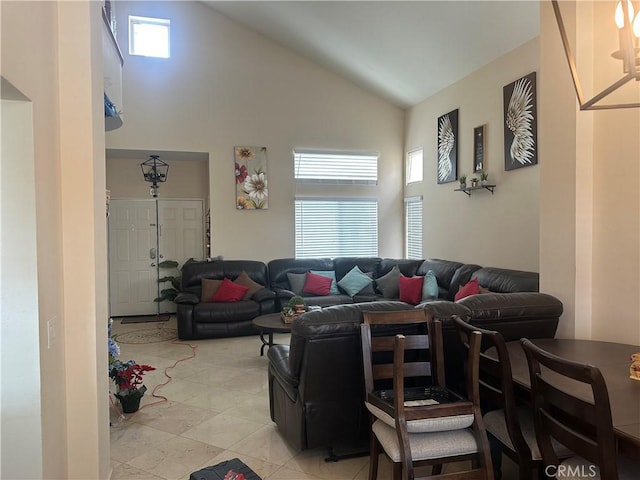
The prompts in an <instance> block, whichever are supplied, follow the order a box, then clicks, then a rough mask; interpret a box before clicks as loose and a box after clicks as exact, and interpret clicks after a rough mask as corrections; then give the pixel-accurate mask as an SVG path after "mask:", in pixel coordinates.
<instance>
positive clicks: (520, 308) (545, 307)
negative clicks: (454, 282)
mask: <svg viewBox="0 0 640 480" xmlns="http://www.w3.org/2000/svg"><path fill="white" fill-rule="evenodd" d="M456 303H457V304H458V305H464V306H465V307H467V308H468V309H469V310H471V318H472V322H473V323H480V322H484V321H489V322H490V321H492V320H500V321H504V320H507V319H515V318H517V319H518V320H520V321H522V320H527V319H536V318H558V317H560V315H562V311H563V306H562V302H561V301H560V300H558V299H557V298H556V297H554V296H552V295H548V294H546V293H538V292H513V293H482V294H480V295H472V296H470V297H465V298H463V299H461V300H459V301H458V302H456ZM479 326H482V325H481V324H480V325H479Z"/></svg>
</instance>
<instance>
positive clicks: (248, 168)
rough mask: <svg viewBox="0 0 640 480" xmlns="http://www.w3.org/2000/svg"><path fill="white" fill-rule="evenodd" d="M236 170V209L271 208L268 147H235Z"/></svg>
mask: <svg viewBox="0 0 640 480" xmlns="http://www.w3.org/2000/svg"><path fill="white" fill-rule="evenodd" d="M234 152H235V155H234V156H235V159H234V160H235V169H236V208H237V209H238V210H266V209H267V208H269V190H268V184H267V147H234Z"/></svg>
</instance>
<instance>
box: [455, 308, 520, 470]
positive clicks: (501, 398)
mask: <svg viewBox="0 0 640 480" xmlns="http://www.w3.org/2000/svg"><path fill="white" fill-rule="evenodd" d="M453 321H454V325H455V327H456V329H457V330H458V333H459V335H460V341H461V342H462V345H463V346H464V347H465V348H466V349H467V350H469V348H470V339H471V337H472V334H473V333H474V332H479V333H481V334H482V346H481V350H482V352H481V353H480V358H479V361H478V368H479V391H480V398H481V404H482V405H483V406H484V408H485V409H486V410H495V409H503V410H504V416H505V423H506V426H507V433H508V435H509V439H510V440H511V444H512V445H513V450H514V453H515V454H516V455H517V456H518V457H519V458H522V459H526V460H529V459H531V449H530V448H529V445H528V444H527V441H526V440H525V438H524V435H523V434H522V428H521V425H520V420H519V417H518V412H517V410H516V407H517V402H516V397H515V393H514V386H513V377H512V372H511V361H510V360H509V352H508V350H507V345H506V342H505V341H504V338H503V337H502V334H500V333H499V332H495V331H492V330H486V329H484V328H479V327H477V326H475V325H470V324H469V323H467V322H465V321H464V320H462V319H461V318H460V317H457V316H456V317H454V318H453Z"/></svg>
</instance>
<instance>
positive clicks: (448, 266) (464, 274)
mask: <svg viewBox="0 0 640 480" xmlns="http://www.w3.org/2000/svg"><path fill="white" fill-rule="evenodd" d="M479 268H481V267H480V265H474V264H464V263H460V262H454V261H451V260H442V259H439V258H429V259H428V260H425V261H424V262H422V264H421V265H420V268H418V273H417V274H418V275H426V274H427V272H428V271H429V270H431V271H432V272H433V273H434V274H435V275H436V279H437V280H438V290H439V295H438V296H439V297H440V298H444V299H446V300H452V301H453V298H454V296H455V294H456V293H457V292H458V290H459V289H460V287H461V286H462V285H464V284H466V283H467V282H468V281H469V280H470V279H471V274H472V273H473V272H475V271H476V270H478V269H479Z"/></svg>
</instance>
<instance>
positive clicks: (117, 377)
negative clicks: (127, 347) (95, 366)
mask: <svg viewBox="0 0 640 480" xmlns="http://www.w3.org/2000/svg"><path fill="white" fill-rule="evenodd" d="M153 370H155V368H154V367H151V366H149V365H139V364H138V363H136V362H135V361H134V360H129V361H128V362H121V361H120V360H115V361H113V362H112V363H111V369H110V370H109V377H111V378H112V379H113V381H114V382H116V385H117V386H118V395H119V396H127V395H143V394H144V392H145V391H146V388H144V385H142V377H143V375H144V374H145V373H147V372H151V371H153Z"/></svg>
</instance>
